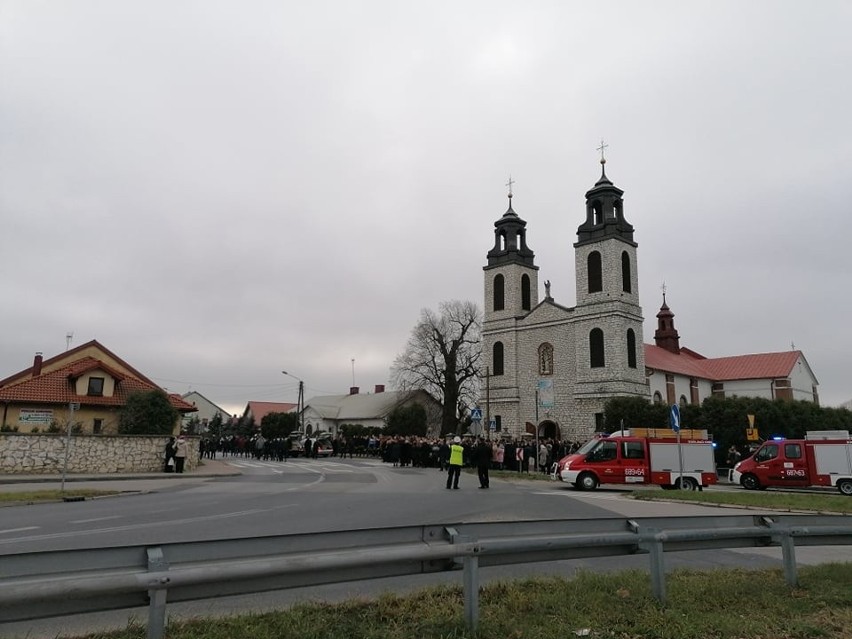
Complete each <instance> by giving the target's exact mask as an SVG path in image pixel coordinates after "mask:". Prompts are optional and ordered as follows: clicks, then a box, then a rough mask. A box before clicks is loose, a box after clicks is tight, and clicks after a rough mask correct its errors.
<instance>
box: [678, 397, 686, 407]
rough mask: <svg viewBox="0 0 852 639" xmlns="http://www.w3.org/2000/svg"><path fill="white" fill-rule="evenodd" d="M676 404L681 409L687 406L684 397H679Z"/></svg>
mask: <svg viewBox="0 0 852 639" xmlns="http://www.w3.org/2000/svg"><path fill="white" fill-rule="evenodd" d="M677 403H678V404H680V406H681V408H683V407H684V406H686V405H687V404H688V402H687V401H686V395H681V396H680V399H679V400H678V402H677Z"/></svg>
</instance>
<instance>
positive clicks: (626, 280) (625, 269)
mask: <svg viewBox="0 0 852 639" xmlns="http://www.w3.org/2000/svg"><path fill="white" fill-rule="evenodd" d="M621 290H623V291H624V292H625V293H629V292H630V291H631V290H632V289H631V284H630V255H629V254H628V253H627V251H624V252H622V253H621Z"/></svg>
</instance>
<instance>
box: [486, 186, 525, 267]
mask: <svg viewBox="0 0 852 639" xmlns="http://www.w3.org/2000/svg"><path fill="white" fill-rule="evenodd" d="M514 185H515V180H513V179H512V176H511V175H509V181H508V182H506V184H505V186H506V187H507V188H508V189H509V192H508V194H507V195H508V198H509V208H508V209H506V212H505V213H504V214H503V217H501V218H500V219H499V220H497V221H496V222H494V248H492V249H491V250H490V251H488V264H489V266H494V265H497V264H506V263H510V262H515V263H519V264H525V265H527V266H534V257H535V254H534V253H533V251H532V249H530V248H529V247H528V246H527V231H526V226H527V223H526V222H525V221H524V220H522V219H521V218H520V217H518V214H517V213H515V210H514V209H513V208H512V197H513V195H514V194H513V186H514Z"/></svg>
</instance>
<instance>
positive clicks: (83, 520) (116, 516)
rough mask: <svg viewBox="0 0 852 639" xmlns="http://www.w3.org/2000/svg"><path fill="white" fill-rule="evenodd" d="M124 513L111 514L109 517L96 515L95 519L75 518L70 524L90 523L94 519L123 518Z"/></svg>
mask: <svg viewBox="0 0 852 639" xmlns="http://www.w3.org/2000/svg"><path fill="white" fill-rule="evenodd" d="M121 517H122V515H110V516H108V517H95V518H94V519H74V520H73V521H69V522H68V523H69V524H90V523H92V522H93V521H106V520H107V519H121Z"/></svg>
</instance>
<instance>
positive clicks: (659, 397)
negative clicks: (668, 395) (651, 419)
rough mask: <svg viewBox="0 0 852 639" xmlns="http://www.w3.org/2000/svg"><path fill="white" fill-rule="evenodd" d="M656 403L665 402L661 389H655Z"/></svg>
mask: <svg viewBox="0 0 852 639" xmlns="http://www.w3.org/2000/svg"><path fill="white" fill-rule="evenodd" d="M654 403H655V404H662V403H663V396H662V394H661V393H660V391H654Z"/></svg>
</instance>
